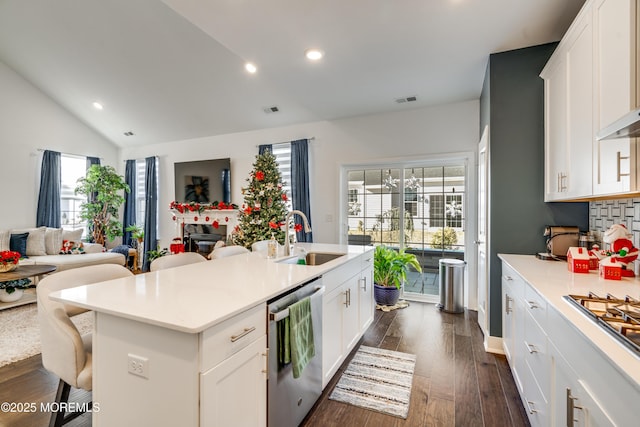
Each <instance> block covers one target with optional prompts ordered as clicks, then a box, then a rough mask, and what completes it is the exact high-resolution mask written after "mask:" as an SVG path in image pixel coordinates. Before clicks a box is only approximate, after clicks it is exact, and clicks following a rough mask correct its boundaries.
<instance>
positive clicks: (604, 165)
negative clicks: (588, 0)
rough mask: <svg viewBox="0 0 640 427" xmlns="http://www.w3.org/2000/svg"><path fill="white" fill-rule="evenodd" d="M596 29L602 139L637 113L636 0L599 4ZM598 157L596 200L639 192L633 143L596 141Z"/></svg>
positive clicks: (597, 115) (610, 0)
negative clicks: (604, 131) (627, 116)
mask: <svg viewBox="0 0 640 427" xmlns="http://www.w3.org/2000/svg"><path fill="white" fill-rule="evenodd" d="M593 25H594V29H595V35H596V37H595V45H594V56H595V58H594V59H595V62H594V72H595V77H596V78H595V85H594V95H595V96H594V99H595V109H594V117H595V123H594V125H595V126H594V131H595V133H597V132H598V130H599V129H602V128H604V127H605V126H608V125H610V124H611V123H613V122H614V121H616V120H617V119H619V118H620V117H622V116H623V115H625V114H626V113H628V112H629V111H631V110H632V109H634V108H635V107H636V54H635V49H636V0H597V1H595V3H594V5H593ZM593 152H594V172H595V173H594V182H593V186H594V194H596V195H604V194H612V193H613V194H615V193H623V192H630V191H637V190H638V186H637V183H636V178H635V175H636V169H637V166H636V165H637V163H636V153H635V144H634V143H633V141H632V139H630V138H621V139H611V140H602V141H596V140H595V139H594V150H593ZM632 165H633V167H632Z"/></svg>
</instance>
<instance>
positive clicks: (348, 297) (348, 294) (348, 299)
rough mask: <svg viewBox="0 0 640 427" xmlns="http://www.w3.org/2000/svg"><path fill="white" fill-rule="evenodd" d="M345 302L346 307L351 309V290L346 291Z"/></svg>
mask: <svg viewBox="0 0 640 427" xmlns="http://www.w3.org/2000/svg"><path fill="white" fill-rule="evenodd" d="M347 301H348V302H349V305H347V307H351V289H347Z"/></svg>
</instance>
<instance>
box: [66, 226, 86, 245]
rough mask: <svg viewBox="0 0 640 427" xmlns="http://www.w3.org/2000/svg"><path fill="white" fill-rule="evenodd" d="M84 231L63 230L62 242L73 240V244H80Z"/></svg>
mask: <svg viewBox="0 0 640 427" xmlns="http://www.w3.org/2000/svg"><path fill="white" fill-rule="evenodd" d="M83 231H84V229H82V228H78V229H76V230H62V240H71V241H72V242H79V241H81V240H82V232H83Z"/></svg>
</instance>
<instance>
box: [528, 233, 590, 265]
mask: <svg viewBox="0 0 640 427" xmlns="http://www.w3.org/2000/svg"><path fill="white" fill-rule="evenodd" d="M544 236H545V237H546V238H547V240H546V246H547V252H546V253H538V254H537V255H536V256H537V257H538V258H540V259H549V260H566V259H567V251H568V250H569V248H570V247H572V246H573V247H575V246H578V241H579V238H580V229H579V228H578V227H574V226H556V225H548V226H546V227H545V229H544Z"/></svg>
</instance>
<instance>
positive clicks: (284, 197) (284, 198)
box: [282, 193, 288, 202]
mask: <svg viewBox="0 0 640 427" xmlns="http://www.w3.org/2000/svg"><path fill="white" fill-rule="evenodd" d="M282 200H284V201H285V202H286V201H287V200H288V198H287V193H282Z"/></svg>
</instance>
